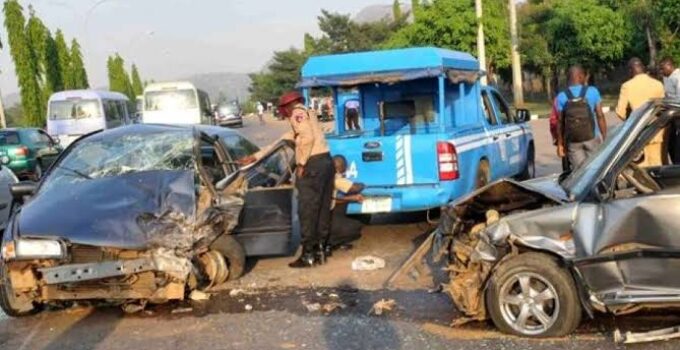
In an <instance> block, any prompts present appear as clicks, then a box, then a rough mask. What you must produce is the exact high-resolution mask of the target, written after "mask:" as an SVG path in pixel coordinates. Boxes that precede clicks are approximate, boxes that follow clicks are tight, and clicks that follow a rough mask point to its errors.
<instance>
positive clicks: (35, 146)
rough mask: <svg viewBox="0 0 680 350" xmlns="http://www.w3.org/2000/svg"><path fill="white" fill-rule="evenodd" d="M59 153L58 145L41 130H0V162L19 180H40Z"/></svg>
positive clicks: (59, 147)
mask: <svg viewBox="0 0 680 350" xmlns="http://www.w3.org/2000/svg"><path fill="white" fill-rule="evenodd" d="M61 151H62V147H61V146H59V143H58V142H55V141H54V139H52V138H51V137H50V135H48V134H47V133H46V132H45V131H43V130H41V129H35V128H16V129H14V128H10V129H2V130H0V161H1V162H2V163H3V164H6V166H7V167H8V168H10V169H12V171H13V172H14V174H15V175H16V176H17V177H18V178H20V179H32V180H38V179H40V177H42V174H43V171H44V170H45V169H47V168H48V167H49V166H50V164H52V162H53V161H54V160H55V159H56V158H57V156H58V155H59V153H61Z"/></svg>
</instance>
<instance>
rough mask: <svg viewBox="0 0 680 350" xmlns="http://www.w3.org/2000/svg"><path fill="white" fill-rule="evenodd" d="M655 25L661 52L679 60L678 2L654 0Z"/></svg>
mask: <svg viewBox="0 0 680 350" xmlns="http://www.w3.org/2000/svg"><path fill="white" fill-rule="evenodd" d="M653 10H654V12H653V14H654V20H655V25H656V28H657V31H658V33H659V42H660V43H661V53H662V54H663V55H664V56H671V57H674V58H675V61H676V62H680V40H678V35H680V2H678V1H677V0H655V1H654V2H653Z"/></svg>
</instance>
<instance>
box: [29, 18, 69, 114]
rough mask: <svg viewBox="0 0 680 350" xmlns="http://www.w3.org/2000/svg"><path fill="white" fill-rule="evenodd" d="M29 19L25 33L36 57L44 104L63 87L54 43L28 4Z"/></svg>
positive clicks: (42, 103) (41, 102)
mask: <svg viewBox="0 0 680 350" xmlns="http://www.w3.org/2000/svg"><path fill="white" fill-rule="evenodd" d="M29 13H30V16H29V19H28V22H27V24H26V35H27V37H28V38H29V40H30V43H31V45H30V46H31V49H32V51H33V53H32V55H33V57H35V59H36V68H37V70H38V77H37V79H38V84H39V86H40V89H41V101H40V104H41V106H46V104H47V100H48V99H49V97H50V96H51V95H52V93H54V92H56V91H61V90H63V88H64V85H63V81H62V77H61V68H60V67H59V59H58V56H57V52H56V44H55V42H54V39H52V35H51V33H50V31H49V29H47V27H46V26H45V24H44V23H43V22H42V21H41V20H40V18H38V16H36V15H35V11H34V9H33V7H31V6H29Z"/></svg>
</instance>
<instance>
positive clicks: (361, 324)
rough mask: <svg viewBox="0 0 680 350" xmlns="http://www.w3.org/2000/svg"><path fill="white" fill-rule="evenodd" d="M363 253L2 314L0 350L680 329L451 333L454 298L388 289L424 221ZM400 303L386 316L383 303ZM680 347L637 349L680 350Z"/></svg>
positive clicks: (585, 341)
mask: <svg viewBox="0 0 680 350" xmlns="http://www.w3.org/2000/svg"><path fill="white" fill-rule="evenodd" d="M532 125H533V128H534V135H535V138H536V149H537V151H538V153H537V166H538V168H537V170H538V172H539V175H546V174H550V173H553V172H556V171H558V170H559V168H560V163H559V161H558V160H557V159H556V158H555V157H554V156H553V152H554V148H553V147H552V145H551V142H550V138H549V134H548V130H547V121H545V120H539V121H534V122H532ZM286 130H288V125H286V123H285V122H278V121H273V120H268V122H267V125H266V126H265V127H262V126H259V125H258V124H257V122H256V121H254V120H253V119H246V125H245V127H244V128H243V129H242V130H241V131H242V132H243V133H244V134H245V135H247V136H248V137H250V138H251V139H253V140H254V141H255V142H256V143H258V144H260V145H264V144H267V143H268V142H271V141H272V140H275V139H276V138H277V137H278V136H279V135H280V134H281V133H282V132H284V131H286ZM379 220H380V221H381V223H380V224H373V225H370V226H367V227H366V228H365V229H364V231H363V237H362V239H361V240H360V241H359V242H358V243H357V244H356V246H355V248H354V249H353V250H350V251H347V252H338V253H336V254H335V255H334V256H333V258H332V259H331V260H330V262H329V263H328V264H327V265H325V266H323V267H320V268H316V269H312V270H306V271H297V270H291V269H288V268H287V266H286V263H287V262H288V261H290V260H291V258H290V257H285V258H275V259H262V260H258V261H251V262H250V263H249V266H248V271H247V274H246V276H244V277H243V278H242V279H240V280H238V281H235V282H232V283H230V284H228V285H226V286H223V287H222V288H221V289H222V290H221V291H217V292H216V293H215V294H214V295H213V296H212V298H211V299H210V300H209V301H205V302H190V301H187V302H183V303H170V304H165V305H159V306H152V307H148V308H147V310H145V311H143V312H141V313H137V314H132V315H129V314H124V313H123V312H122V311H120V309H118V308H92V307H90V306H76V307H73V308H70V309H65V310H49V311H46V312H43V313H40V314H38V315H35V316H31V317H26V318H21V319H9V318H6V317H5V318H3V317H2V315H0V349H19V350H23V349H59V350H61V349H142V348H144V349H194V348H210V349H614V348H623V347H617V346H615V345H614V343H613V340H612V332H613V331H614V329H616V328H617V327H620V328H621V329H622V330H647V329H653V328H656V327H662V326H672V325H675V324H680V319H679V317H678V316H676V315H675V313H670V312H668V311H666V312H660V313H652V314H644V315H638V316H629V317H617V318H614V317H613V316H604V315H603V316H600V317H598V318H597V319H596V320H594V321H587V322H584V324H583V325H582V326H581V327H580V328H579V329H578V331H577V333H576V334H575V335H573V336H570V337H567V338H561V339H548V340H540V341H537V340H527V339H521V338H515V337H509V336H506V335H503V334H500V333H498V332H496V331H495V330H494V328H493V327H492V326H491V325H489V324H487V323H475V324H469V325H466V326H464V327H460V328H451V327H449V324H450V322H451V321H452V320H453V319H455V318H457V317H458V316H459V315H458V314H457V313H456V311H455V310H454V308H453V306H452V304H451V302H450V300H449V298H448V297H447V296H446V295H443V294H440V293H429V292H427V291H426V290H424V289H410V290H398V291H388V290H385V289H383V283H384V282H385V280H386V279H387V278H388V276H389V275H390V273H391V271H392V270H393V269H394V268H396V267H397V266H398V265H399V264H400V263H401V262H402V261H403V260H404V259H405V258H406V257H407V256H408V255H409V253H410V252H411V251H412V250H413V249H414V248H415V247H417V246H418V245H419V244H420V242H422V240H423V239H424V238H425V237H426V236H427V232H428V231H429V230H430V229H431V226H429V225H428V224H427V223H426V222H425V220H424V215H422V214H414V215H400V216H398V217H385V218H380V219H379ZM366 254H373V255H376V256H379V257H382V258H384V259H385V261H386V268H385V269H382V270H378V271H372V272H359V271H352V270H351V268H350V264H351V261H352V260H353V259H354V258H355V257H357V256H361V255H366ZM381 299H387V300H389V299H393V300H394V301H395V306H394V307H393V309H392V310H387V311H386V312H385V313H384V314H382V315H380V316H378V315H375V314H374V313H372V312H371V308H372V306H373V305H374V303H375V302H377V301H379V300H381ZM679 345H680V341H670V342H661V343H654V344H648V345H642V346H634V347H632V346H631V347H629V348H635V349H638V348H640V349H642V348H645V349H647V348H649V349H675V348H678V346H679Z"/></svg>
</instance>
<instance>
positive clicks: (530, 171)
mask: <svg viewBox="0 0 680 350" xmlns="http://www.w3.org/2000/svg"><path fill="white" fill-rule="evenodd" d="M534 177H536V150H535V149H534V144H533V143H532V144H530V145H529V151H528V152H527V163H526V166H525V167H524V170H522V173H521V174H519V179H520V180H529V179H533V178H534Z"/></svg>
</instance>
